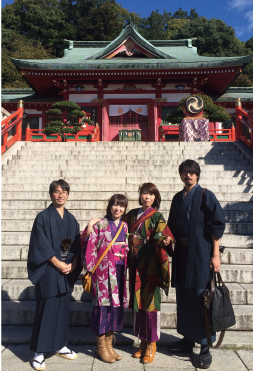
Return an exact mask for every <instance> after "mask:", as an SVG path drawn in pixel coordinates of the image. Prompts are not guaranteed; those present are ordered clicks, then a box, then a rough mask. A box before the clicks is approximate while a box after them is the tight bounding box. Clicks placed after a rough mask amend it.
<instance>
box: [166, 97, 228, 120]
mask: <svg viewBox="0 0 253 371" xmlns="http://www.w3.org/2000/svg"><path fill="white" fill-rule="evenodd" d="M198 96H199V97H200V98H202V99H203V102H204V117H206V118H208V119H209V121H210V122H216V121H217V122H218V121H220V122H226V121H229V120H230V116H229V114H228V113H227V111H226V110H225V108H224V107H222V106H217V105H216V104H214V103H213V100H212V98H211V97H209V96H208V95H205V94H198ZM184 101H185V98H183V99H181V101H180V102H179V104H178V106H177V108H176V109H175V110H174V111H173V112H172V113H171V114H169V115H167V116H166V121H167V122H170V123H172V124H180V123H181V121H182V120H183V118H184V117H185V116H184V113H183V110H182V105H183V103H184Z"/></svg>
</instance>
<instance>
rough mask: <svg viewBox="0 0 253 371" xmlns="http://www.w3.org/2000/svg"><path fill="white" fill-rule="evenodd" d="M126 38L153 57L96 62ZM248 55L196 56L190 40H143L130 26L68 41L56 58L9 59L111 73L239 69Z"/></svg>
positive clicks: (16, 62)
mask: <svg viewBox="0 0 253 371" xmlns="http://www.w3.org/2000/svg"><path fill="white" fill-rule="evenodd" d="M129 36H131V38H132V39H133V40H135V41H136V43H138V44H139V45H141V46H142V47H143V48H144V49H145V50H147V51H148V52H149V53H151V54H153V55H154V56H155V58H154V59H151V58H136V57H128V56H126V57H124V58H123V57H122V58H118V57H117V58H110V59H99V58H103V57H104V56H106V55H107V54H108V53H110V52H112V51H113V50H115V49H116V48H117V47H119V46H120V45H121V44H122V43H123V42H124V41H125V40H126V39H127V38H128V37H129ZM250 59H251V56H242V57H241V56H240V57H204V56H199V55H198V54H197V48H196V47H193V46H192V40H191V39H189V40H188V39H186V40H185V39H184V40H153V41H148V40H145V39H144V38H143V37H142V36H141V35H140V34H139V32H138V31H137V30H136V29H135V28H134V27H133V26H132V25H131V24H130V25H128V26H126V27H125V28H124V29H123V30H122V32H121V33H120V35H119V36H118V37H117V38H116V39H115V40H113V41H112V42H110V41H102V42H101V41H69V49H66V50H65V53H64V56H63V57H62V58H58V59H45V60H24V59H12V62H13V63H14V65H15V66H17V67H21V68H35V69H44V70H70V69H71V70H99V69H100V70H101V69H103V70H104V69H105V70H110V69H185V68H205V67H225V66H226V67H229V66H241V65H246V64H247V63H249V61H250Z"/></svg>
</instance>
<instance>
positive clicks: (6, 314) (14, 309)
mask: <svg viewBox="0 0 253 371" xmlns="http://www.w3.org/2000/svg"><path fill="white" fill-rule="evenodd" d="M35 306H36V303H35V302H34V301H2V324H3V325H4V326H17V325H23V326H29V325H32V324H33V321H34V314H35ZM234 312H235V317H236V324H235V326H233V327H231V330H239V331H242V330H244V331H252V330H253V306H252V305H235V306H234ZM91 320H92V303H90V302H85V303H83V302H71V310H70V325H71V326H90V323H91ZM124 326H125V327H132V311H131V310H130V309H125V311H124ZM161 328H162V329H163V328H167V329H171V328H176V304H170V303H162V304H161Z"/></svg>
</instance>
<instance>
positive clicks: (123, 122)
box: [109, 110, 148, 142]
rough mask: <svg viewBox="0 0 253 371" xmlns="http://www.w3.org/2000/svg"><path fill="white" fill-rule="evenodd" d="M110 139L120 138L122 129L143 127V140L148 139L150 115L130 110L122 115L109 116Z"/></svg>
mask: <svg viewBox="0 0 253 371" xmlns="http://www.w3.org/2000/svg"><path fill="white" fill-rule="evenodd" d="M109 127H110V141H117V140H119V130H121V129H141V140H142V141H144V142H147V141H148V116H143V115H139V114H138V113H136V112H133V111H131V110H130V111H128V112H127V113H125V114H123V115H120V116H109Z"/></svg>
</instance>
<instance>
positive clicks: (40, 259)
mask: <svg viewBox="0 0 253 371" xmlns="http://www.w3.org/2000/svg"><path fill="white" fill-rule="evenodd" d="M69 191H70V187H69V184H68V183H67V182H65V181H64V180H63V179H59V180H58V181H53V182H52V183H51V184H50V187H49V194H50V197H51V200H52V204H51V205H50V206H49V207H48V208H47V209H45V210H43V211H42V212H40V213H39V214H38V215H37V217H36V219H35V221H34V224H33V228H32V232H31V238H30V245H29V252H28V262H27V269H28V276H29V279H30V280H31V281H32V283H33V284H34V285H35V291H36V297H37V305H36V313H35V320H34V326H33V332H32V338H31V346H30V349H31V350H33V351H34V352H35V354H34V358H33V359H32V361H31V364H32V367H33V368H34V369H35V370H44V369H45V358H44V353H48V352H51V351H53V352H55V354H56V355H58V356H60V357H64V358H67V359H70V360H71V359H75V358H77V355H76V353H74V352H73V351H71V350H69V349H68V348H67V345H68V331H69V321H70V300H71V292H72V290H73V287H74V282H75V281H76V279H77V278H78V276H79V274H80V272H81V269H82V266H81V264H80V253H81V252H80V245H79V237H80V232H79V224H78V223H77V221H76V219H75V217H74V216H73V215H72V214H70V213H69V212H68V210H66V209H65V208H64V204H65V202H66V201H67V199H68V197H69Z"/></svg>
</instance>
